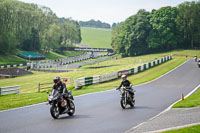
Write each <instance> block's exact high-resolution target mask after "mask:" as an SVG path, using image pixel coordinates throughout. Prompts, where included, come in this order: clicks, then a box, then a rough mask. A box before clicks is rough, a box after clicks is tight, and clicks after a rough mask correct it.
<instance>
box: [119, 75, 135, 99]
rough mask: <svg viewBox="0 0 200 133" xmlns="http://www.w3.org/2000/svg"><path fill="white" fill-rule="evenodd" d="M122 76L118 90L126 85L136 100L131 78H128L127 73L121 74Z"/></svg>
mask: <svg viewBox="0 0 200 133" xmlns="http://www.w3.org/2000/svg"><path fill="white" fill-rule="evenodd" d="M121 78H122V82H121V84H120V86H119V87H118V88H117V90H119V89H120V88H121V87H122V86H124V87H125V88H127V89H129V93H130V94H131V96H132V98H133V100H134V91H133V89H132V85H131V82H130V81H129V80H127V76H126V75H125V74H123V75H122V76H121Z"/></svg>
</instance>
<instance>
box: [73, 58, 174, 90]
mask: <svg viewBox="0 0 200 133" xmlns="http://www.w3.org/2000/svg"><path fill="white" fill-rule="evenodd" d="M171 59H172V56H165V57H163V58H161V59H156V60H154V61H151V62H148V63H145V64H143V65H140V66H138V67H135V68H131V69H128V70H123V71H118V72H113V73H109V74H104V75H96V76H93V77H84V78H78V79H76V85H75V87H76V89H80V88H81V87H82V86H89V85H92V84H96V83H102V82H106V81H111V80H114V79H117V78H119V77H121V75H123V74H126V75H132V74H136V73H139V72H142V71H145V70H147V69H150V68H152V67H154V66H157V65H159V64H162V63H164V62H166V61H168V60H171Z"/></svg>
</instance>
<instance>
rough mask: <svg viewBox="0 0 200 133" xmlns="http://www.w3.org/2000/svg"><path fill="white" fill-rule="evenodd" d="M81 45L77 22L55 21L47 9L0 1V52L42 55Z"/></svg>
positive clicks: (55, 17)
mask: <svg viewBox="0 0 200 133" xmlns="http://www.w3.org/2000/svg"><path fill="white" fill-rule="evenodd" d="M79 42H81V31H80V25H79V23H78V22H77V21H74V20H71V19H66V18H58V17H57V16H56V14H55V13H54V12H53V11H52V10H51V9H50V8H48V7H45V6H38V5H37V4H28V3H24V2H20V1H17V0H0V47H1V49H0V53H1V54H3V53H4V54H5V53H10V52H12V51H14V50H15V49H21V50H26V51H40V52H42V53H43V54H45V53H47V52H49V51H50V50H55V49H58V48H59V47H60V46H62V45H71V44H73V43H79Z"/></svg>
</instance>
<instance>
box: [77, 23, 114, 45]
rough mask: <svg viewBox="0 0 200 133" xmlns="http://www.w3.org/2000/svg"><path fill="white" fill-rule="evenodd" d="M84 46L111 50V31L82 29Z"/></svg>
mask: <svg viewBox="0 0 200 133" xmlns="http://www.w3.org/2000/svg"><path fill="white" fill-rule="evenodd" d="M81 36H82V41H81V43H82V44H85V45H87V46H90V47H92V48H111V45H110V44H111V30H110V29H101V28H89V27H81Z"/></svg>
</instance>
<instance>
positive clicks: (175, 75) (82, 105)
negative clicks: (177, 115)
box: [0, 60, 200, 133]
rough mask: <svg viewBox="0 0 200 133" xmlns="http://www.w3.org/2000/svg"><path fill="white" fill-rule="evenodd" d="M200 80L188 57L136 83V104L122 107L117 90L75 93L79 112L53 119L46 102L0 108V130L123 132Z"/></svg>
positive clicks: (25, 132)
mask: <svg viewBox="0 0 200 133" xmlns="http://www.w3.org/2000/svg"><path fill="white" fill-rule="evenodd" d="M199 83H200V68H198V67H197V64H196V63H195V62H194V60H189V61H187V62H186V63H185V64H183V65H182V66H180V67H178V68H177V69H175V70H174V71H172V72H170V73H168V74H166V75H165V76H163V77H161V78H159V79H158V80H155V81H153V82H150V83H147V84H143V85H140V86H136V87H135V90H136V105H135V108H128V109H125V110H123V109H122V108H121V107H120V104H119V100H120V97H119V92H118V91H115V90H111V91H106V92H100V93H93V94H89V95H83V96H78V97H75V105H76V112H75V115H74V116H72V117H69V116H68V115H62V116H61V117H60V119H57V120H54V119H52V117H51V116H50V113H49V108H50V106H46V105H44V103H43V104H39V105H34V106H30V107H25V108H20V109H14V110H8V111H3V112H0V133H45V132H46V133H55V132H56V133H64V132H65V133H123V132H125V131H127V130H128V129H130V128H132V127H134V126H137V125H138V124H140V123H142V122H144V121H147V120H148V119H150V118H152V117H154V116H155V115H157V114H159V113H160V112H162V111H163V110H165V109H166V108H167V107H168V106H170V105H171V104H172V103H174V102H175V101H177V100H178V99H180V97H181V93H183V94H184V95H186V94H188V93H189V92H190V91H192V90H193V89H194V88H195V87H196V86H198V85H199Z"/></svg>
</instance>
